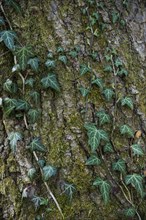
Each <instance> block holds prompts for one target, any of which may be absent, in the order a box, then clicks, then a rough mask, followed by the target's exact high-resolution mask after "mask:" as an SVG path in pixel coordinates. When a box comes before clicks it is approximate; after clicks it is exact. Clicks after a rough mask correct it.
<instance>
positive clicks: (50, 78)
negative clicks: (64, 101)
mask: <svg viewBox="0 0 146 220" xmlns="http://www.w3.org/2000/svg"><path fill="white" fill-rule="evenodd" d="M41 83H42V85H43V88H45V89H47V88H49V87H50V88H52V89H54V90H56V91H58V92H59V91H60V87H59V84H58V81H57V78H56V75H55V74H53V73H50V74H48V75H47V76H46V77H44V78H42V79H41Z"/></svg>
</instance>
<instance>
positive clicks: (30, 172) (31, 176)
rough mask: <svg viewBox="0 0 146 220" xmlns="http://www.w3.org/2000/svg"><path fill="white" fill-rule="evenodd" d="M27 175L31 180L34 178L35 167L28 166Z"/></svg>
mask: <svg viewBox="0 0 146 220" xmlns="http://www.w3.org/2000/svg"><path fill="white" fill-rule="evenodd" d="M27 176H28V177H29V179H30V180H31V181H32V180H33V179H34V177H35V176H36V169H35V168H30V169H29V170H28V173H27Z"/></svg>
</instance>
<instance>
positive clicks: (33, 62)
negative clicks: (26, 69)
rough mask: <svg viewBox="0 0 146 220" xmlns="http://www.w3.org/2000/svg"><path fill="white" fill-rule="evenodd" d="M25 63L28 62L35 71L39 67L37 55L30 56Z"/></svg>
mask: <svg viewBox="0 0 146 220" xmlns="http://www.w3.org/2000/svg"><path fill="white" fill-rule="evenodd" d="M27 64H29V65H30V66H31V68H32V70H34V71H35V72H38V69H39V59H38V58H37V57H35V58H31V59H29V60H28V62H27Z"/></svg>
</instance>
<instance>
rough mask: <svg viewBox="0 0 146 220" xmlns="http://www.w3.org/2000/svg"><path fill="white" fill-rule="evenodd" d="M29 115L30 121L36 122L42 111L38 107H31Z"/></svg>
mask: <svg viewBox="0 0 146 220" xmlns="http://www.w3.org/2000/svg"><path fill="white" fill-rule="evenodd" d="M28 116H29V119H30V121H31V122H32V123H35V122H36V121H37V120H38V118H39V116H40V111H39V110H37V109H29V111H28Z"/></svg>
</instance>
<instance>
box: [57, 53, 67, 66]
mask: <svg viewBox="0 0 146 220" xmlns="http://www.w3.org/2000/svg"><path fill="white" fill-rule="evenodd" d="M58 60H59V61H61V62H62V63H64V64H65V65H66V64H67V57H66V56H64V55H60V56H59V58H58Z"/></svg>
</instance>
